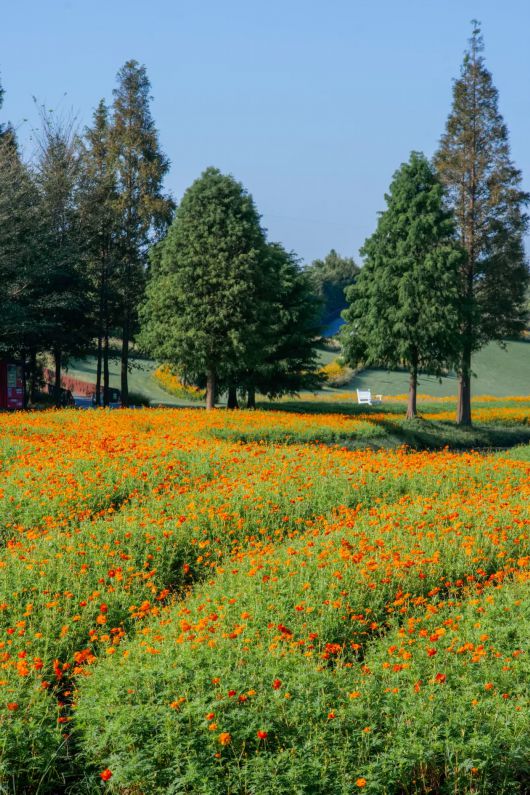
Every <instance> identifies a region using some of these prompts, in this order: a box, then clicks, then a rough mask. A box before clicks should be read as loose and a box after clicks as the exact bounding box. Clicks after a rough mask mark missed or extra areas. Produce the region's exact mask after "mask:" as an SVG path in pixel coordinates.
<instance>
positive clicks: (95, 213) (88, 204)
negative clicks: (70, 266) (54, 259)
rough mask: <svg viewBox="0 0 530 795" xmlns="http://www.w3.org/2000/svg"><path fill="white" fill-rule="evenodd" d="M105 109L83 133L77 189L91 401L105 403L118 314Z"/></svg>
mask: <svg viewBox="0 0 530 795" xmlns="http://www.w3.org/2000/svg"><path fill="white" fill-rule="evenodd" d="M109 132H110V128H109V121H108V109H107V107H106V105H105V102H104V101H103V100H101V102H100V103H99V105H98V107H97V108H96V111H95V112H94V117H93V124H92V127H91V128H89V129H87V131H86V134H85V140H86V144H85V149H84V153H83V158H82V180H81V190H80V223H81V227H82V237H83V256H84V260H85V262H86V267H87V272H88V275H89V278H90V283H91V287H92V291H93V299H94V313H95V318H94V320H95V323H94V325H95V329H96V334H97V364H96V404H97V405H100V402H101V383H102V380H103V405H105V406H107V405H108V403H109V336H110V330H111V325H112V323H113V320H114V318H115V317H116V315H117V287H118V285H117V274H116V262H115V260H116V237H117V233H118V220H119V219H118V215H117V209H116V205H117V191H116V173H115V167H114V162H113V160H112V159H111V157H110V141H109Z"/></svg>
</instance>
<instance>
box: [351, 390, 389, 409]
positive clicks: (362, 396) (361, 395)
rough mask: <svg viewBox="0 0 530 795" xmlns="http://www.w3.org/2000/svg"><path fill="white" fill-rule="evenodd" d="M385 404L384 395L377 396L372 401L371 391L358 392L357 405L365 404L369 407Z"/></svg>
mask: <svg viewBox="0 0 530 795" xmlns="http://www.w3.org/2000/svg"><path fill="white" fill-rule="evenodd" d="M382 402H383V395H376V396H375V399H373V400H372V390H371V389H358V390H357V403H365V404H366V405H367V406H373V405H374V404H379V403H382Z"/></svg>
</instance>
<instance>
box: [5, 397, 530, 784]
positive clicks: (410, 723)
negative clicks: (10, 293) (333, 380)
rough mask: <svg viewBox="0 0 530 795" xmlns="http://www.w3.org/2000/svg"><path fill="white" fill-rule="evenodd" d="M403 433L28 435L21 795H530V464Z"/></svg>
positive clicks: (127, 416)
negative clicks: (390, 437) (386, 440)
mask: <svg viewBox="0 0 530 795" xmlns="http://www.w3.org/2000/svg"><path fill="white" fill-rule="evenodd" d="M529 405H530V403H529V401H514V402H512V403H508V405H506V404H505V403H503V404H502V405H501V406H499V405H497V404H496V403H495V402H494V401H490V402H487V401H485V402H484V404H483V405H482V406H480V407H478V408H477V410H476V416H477V421H478V422H480V423H482V424H483V425H484V426H485V427H486V428H487V427H489V426H490V425H491V426H495V425H498V424H502V425H503V426H514V427H526V426H527V424H528V416H529ZM331 408H332V407H331ZM399 411H401V412H402V413H403V412H404V410H403V407H401V408H400V407H399V405H398V407H397V408H396V407H394V410H393V411H388V412H387V411H386V409H385V410H377V411H373V412H368V413H352V414H344V413H340V412H339V413H333V412H332V411H329V412H327V413H326V412H320V413H315V414H302V413H297V412H294V411H256V412H224V411H217V412H208V413H206V412H203V411H200V410H196V409H185V410H169V409H168V410H162V409H161V410H140V411H127V410H123V411H114V412H106V411H102V410H101V411H87V412H76V411H70V410H68V411H62V412H41V413H33V414H24V413H21V414H12V415H3V416H2V431H1V434H0V462H1V466H2V480H1V489H0V500H1V503H0V504H1V506H2V512H1V524H0V528H1V533H2V536H3V545H2V552H1V553H0V576H1V582H2V590H1V593H0V723H1V735H0V736H1V747H0V792H2V793H9V794H10V795H11V793H13V795H14V793H39V794H40V795H52V793H53V795H55V794H56V793H69V794H70V795H73V794H74V793H79V794H80V795H88V794H89V793H96V792H109V793H119V794H120V795H159V793H160V794H161V793H175V794H176V793H186V794H187V793H190V794H191V793H193V794H195V793H197V794H200V795H228V793H230V794H231V795H243V794H244V795H262V794H263V793H267V794H268V793H271V794H274V795H280V793H281V794H282V795H283V794H284V793H285V795H288V794H290V793H300V794H301V795H302V794H303V795H306V793H307V795H309V794H313V793H321V794H322V795H328V793H337V794H338V795H346V793H347V794H348V795H351V793H355V792H358V791H363V792H366V793H382V794H385V793H388V794H389V795H390V794H392V795H402V794H403V795H405V794H406V795H409V793H410V795H412V794H413V793H425V794H427V793H447V795H449V793H452V794H453V793H469V794H470V795H471V793H506V794H508V793H525V792H528V789H529V782H530V718H529V711H528V708H529V684H528V683H529V681H530V660H529V645H528V638H529V637H530V599H529V598H528V588H529V579H530V547H529V531H530V479H529V475H530V462H529V461H528V459H527V460H526V461H525V460H524V458H525V456H524V455H521V456H519V457H518V456H517V455H514V456H513V458H512V457H510V456H509V455H508V454H486V455H484V454H480V453H477V452H463V453H462V452H450V451H449V450H447V449H446V450H441V451H436V452H433V451H418V452H416V451H413V450H411V449H409V448H404V447H398V448H396V449H388V450H385V449H379V450H375V449H350V448H351V445H350V444H349V442H351V441H352V440H355V441H357V442H358V443H359V442H361V443H362V442H363V440H365V441H366V443H370V442H371V441H373V440H376V439H380V438H381V437H382V436H384V434H386V433H388V427H389V424H391V423H399V421H400V415H399ZM396 412H397V413H396ZM446 412H447V406H446V404H445V403H443V404H440V405H439V406H433V407H429V409H428V412H427V419H428V420H429V418H430V417H431V414H432V417H434V418H435V419H436V421H438V422H442V423H443V422H445V421H446V417H445V414H446ZM448 418H449V413H448V414H447V419H448ZM519 459H520V460H519Z"/></svg>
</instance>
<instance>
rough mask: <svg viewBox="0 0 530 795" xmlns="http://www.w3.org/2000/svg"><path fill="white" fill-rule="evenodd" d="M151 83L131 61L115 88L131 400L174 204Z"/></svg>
mask: <svg viewBox="0 0 530 795" xmlns="http://www.w3.org/2000/svg"><path fill="white" fill-rule="evenodd" d="M149 91H150V83H149V80H148V77H147V72H146V70H145V67H144V66H140V65H139V64H138V63H137V62H136V61H127V63H126V64H125V65H124V66H123V67H122V68H121V69H120V71H119V72H118V87H117V88H116V89H115V90H114V104H113V118H112V127H111V132H110V155H111V158H112V160H113V163H114V167H115V169H116V177H117V183H116V188H117V200H116V210H117V212H118V215H119V219H120V220H119V233H118V236H117V251H118V256H119V263H120V280H119V281H120V299H121V327H122V353H121V397H122V403H123V405H125V406H127V405H128V401H129V389H128V368H129V345H130V341H131V338H132V336H133V334H134V331H135V327H136V322H137V308H138V305H139V303H140V301H141V298H142V296H143V292H144V287H145V275H146V267H147V252H148V249H149V246H150V245H151V244H152V243H153V242H154V241H155V240H156V239H157V237H158V236H160V235H161V234H162V233H163V232H164V231H165V229H166V226H167V224H168V222H169V220H170V218H171V214H172V210H173V203H172V201H171V200H170V199H169V198H168V197H167V196H164V195H163V193H162V181H163V179H164V176H165V174H166V173H167V171H168V169H169V162H168V160H167V158H166V157H164V155H163V154H162V152H161V151H160V146H159V142H158V133H157V131H156V128H155V125H154V122H153V119H152V116H151V110H150V106H149V103H150V96H149Z"/></svg>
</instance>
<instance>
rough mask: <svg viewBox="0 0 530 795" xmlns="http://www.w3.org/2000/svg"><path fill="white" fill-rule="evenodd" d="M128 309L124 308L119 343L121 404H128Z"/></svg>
mask: <svg viewBox="0 0 530 795" xmlns="http://www.w3.org/2000/svg"><path fill="white" fill-rule="evenodd" d="M129 333H130V323H129V309H128V308H126V309H125V317H124V319H123V338H122V344H121V405H122V406H123V407H124V408H126V407H127V406H128V405H129Z"/></svg>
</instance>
